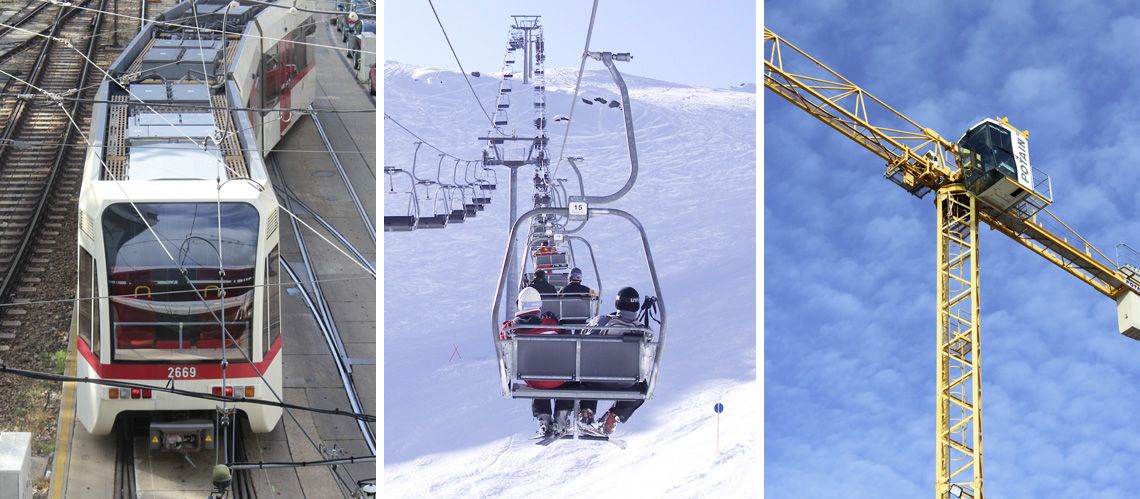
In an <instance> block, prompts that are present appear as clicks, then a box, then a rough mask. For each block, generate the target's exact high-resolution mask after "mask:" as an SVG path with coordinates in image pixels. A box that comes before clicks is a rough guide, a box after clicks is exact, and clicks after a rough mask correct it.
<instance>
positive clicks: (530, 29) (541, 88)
mask: <svg viewBox="0 0 1140 499" xmlns="http://www.w3.org/2000/svg"><path fill="white" fill-rule="evenodd" d="M540 17H541V16H534V15H513V16H511V18H512V19H513V21H514V23H513V24H512V25H511V29H510V33H509V35H508V38H507V55H506V57H505V58H504V68H503V84H502V86H501V87H500V95H499V105H498V106H496V107H497V110H496V112H495V116H496V119H495V120H494V122H493V125H494V126H493V128H492V129H491V131H490V133H488V134H487V136H486V137H479V140H485V141H486V142H487V146H486V148H485V149H484V150H483V164H484V165H486V166H506V167H508V168H510V170H511V173H510V194H509V197H510V201H509V217H510V220H509V222H508V227H509V226H511V225H513V224H514V223H515V220H516V219H517V218H518V169H519V168H520V167H523V166H527V165H531V166H534V167H535V171H536V172H537V173H539V174H540V175H541V174H543V173H546V170H547V168H548V167H549V165H550V159H549V158H547V157H546V145H547V143H548V142H549V138H548V137H547V135H546V85H545V83H543V82H544V81H545V80H544V76H543V71H542V67H543V65H542V63H543V61H544V60H545V59H546V55H545V52H544V50H545V42H544V40H543V35H542V25H541V24H540V23H539V18H540ZM519 49H522V51H523V58H522V61H523V70H522V77H523V78H522V81H523V85H529V84H530V82H531V78H532V77H533V78H535V87H534V102H533V103H530V104H528V106H527V109H528V110H531V111H532V113H533V114H534V116H535V118H534V121H533V125H534V135H533V136H530V137H521V136H518V135H517V134H516V132H514V131H512V132H511V133H509V134H508V133H507V132H506V130H507V129H506V128H505V127H506V126H507V124H508V118H507V113H508V110H510V109H511V107H512V101H511V99H509V98H508V97H509V94H511V93H513V92H512V91H511V90H512V85H511V84H510V81H511V80H513V78H514V68H513V64H514V62H515V58H514V52H515V51H516V50H519ZM536 68H537V70H536ZM514 103H515V105H516V106H517V105H518V104H520V101H519V100H518V99H517V98H516V99H515V100H514ZM516 109H518V108H517V107H516ZM516 118H517V116H516ZM516 127H517V123H516ZM528 128H529V127H528ZM515 143H526V144H527V145H526V149H524V150H522V151H521V153H520V151H518V150H514V151H509V150H508V146H509V145H512V144H515ZM512 152H513V153H514V154H513V155H512V154H511V153H512ZM509 258H510V260H511V261H514V260H515V257H514V255H509ZM509 279H510V282H518V280H519V275H518V270H517V266H512V267H511V272H510V276H509ZM516 293H517V290H516V289H515V288H514V287H511V288H510V289H509V292H508V296H507V302H508V303H514V301H515V298H516Z"/></svg>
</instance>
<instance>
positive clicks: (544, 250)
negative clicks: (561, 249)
mask: <svg viewBox="0 0 1140 499" xmlns="http://www.w3.org/2000/svg"><path fill="white" fill-rule="evenodd" d="M554 253H557V252H556V251H554V248H551V247H550V243H548V242H546V241H543V242H542V244H541V245H540V246H539V247H538V248H536V249H535V250H534V254H535V256H538V255H553V254H554Z"/></svg>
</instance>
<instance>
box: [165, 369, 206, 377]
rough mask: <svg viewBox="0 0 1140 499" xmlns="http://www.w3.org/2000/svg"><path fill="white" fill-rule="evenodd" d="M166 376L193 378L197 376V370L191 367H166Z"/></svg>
mask: <svg viewBox="0 0 1140 499" xmlns="http://www.w3.org/2000/svg"><path fill="white" fill-rule="evenodd" d="M166 369H167V373H166V377H167V378H193V377H196V376H198V370H197V369H194V368H193V367H168V368H166Z"/></svg>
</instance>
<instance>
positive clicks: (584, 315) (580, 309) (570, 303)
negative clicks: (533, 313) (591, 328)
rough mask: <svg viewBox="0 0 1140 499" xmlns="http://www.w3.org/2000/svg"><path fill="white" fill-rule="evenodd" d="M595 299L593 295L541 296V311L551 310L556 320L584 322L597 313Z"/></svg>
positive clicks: (575, 322)
mask: <svg viewBox="0 0 1140 499" xmlns="http://www.w3.org/2000/svg"><path fill="white" fill-rule="evenodd" d="M551 284H553V283H551ZM597 301H598V298H597V297H593V296H569V297H560V298H543V299H542V311H543V312H553V313H554V315H556V316H557V317H558V320H560V321H563V322H567V321H569V322H571V323H574V324H584V323H585V322H586V321H587V320H589V319H590V318H591V317H593V316H595V315H597V308H598V305H597Z"/></svg>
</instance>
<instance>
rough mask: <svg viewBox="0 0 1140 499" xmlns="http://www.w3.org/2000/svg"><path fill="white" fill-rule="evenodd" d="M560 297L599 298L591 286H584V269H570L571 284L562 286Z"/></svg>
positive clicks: (559, 292) (559, 291)
mask: <svg viewBox="0 0 1140 499" xmlns="http://www.w3.org/2000/svg"><path fill="white" fill-rule="evenodd" d="M558 295H559V296H562V297H563V298H579V297H583V296H598V294H597V293H595V292H594V290H592V289H590V287H589V286H586V285H584V284H582V269H580V268H578V267H574V268H572V269H570V284H567V285H565V286H562V289H560V290H558Z"/></svg>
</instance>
